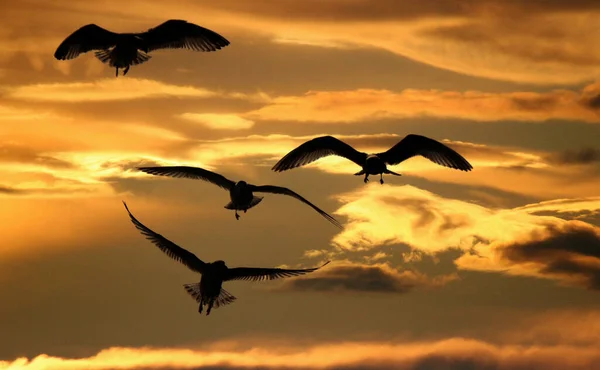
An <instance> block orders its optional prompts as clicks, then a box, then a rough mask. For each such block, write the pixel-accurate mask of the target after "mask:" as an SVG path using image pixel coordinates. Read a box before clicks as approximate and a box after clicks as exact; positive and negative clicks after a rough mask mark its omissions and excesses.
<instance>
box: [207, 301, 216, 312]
mask: <svg viewBox="0 0 600 370" xmlns="http://www.w3.org/2000/svg"><path fill="white" fill-rule="evenodd" d="M214 302H215V301H214V299H211V300H210V302H208V309H207V310H206V316H208V315H210V310H211V309H212V307H213V303H214Z"/></svg>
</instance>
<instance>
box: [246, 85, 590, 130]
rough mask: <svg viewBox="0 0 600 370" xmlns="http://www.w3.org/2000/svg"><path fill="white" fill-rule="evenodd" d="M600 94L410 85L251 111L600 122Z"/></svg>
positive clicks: (337, 119) (336, 119) (277, 116)
mask: <svg viewBox="0 0 600 370" xmlns="http://www.w3.org/2000/svg"><path fill="white" fill-rule="evenodd" d="M596 96H600V85H599V84H594V85H590V86H588V87H586V88H585V89H584V90H583V91H582V92H575V91H569V90H555V91H551V92H547V93H533V92H512V93H486V92H480V91H467V92H456V91H439V90H414V89H406V90H403V91H400V92H394V91H389V90H371V89H360V90H349V91H310V92H308V93H306V94H305V95H303V96H281V97H275V98H273V99H272V101H271V102H270V104H267V105H266V106H264V107H262V108H259V109H257V110H255V111H252V112H249V113H247V114H245V116H247V117H249V118H252V119H262V120H276V121H300V122H317V123H318V122H328V123H341V122H348V123H352V122H362V121H365V120H369V119H382V118H410V117H423V116H425V117H438V118H461V119H467V120H473V121H482V122H491V121H502V120H516V121H525V122H539V121H547V120H551V119H554V120H559V119H562V120H574V121H585V122H594V123H597V122H600V112H599V111H598V110H597V107H595V106H593V104H590V103H589V102H590V99H593V97H596Z"/></svg>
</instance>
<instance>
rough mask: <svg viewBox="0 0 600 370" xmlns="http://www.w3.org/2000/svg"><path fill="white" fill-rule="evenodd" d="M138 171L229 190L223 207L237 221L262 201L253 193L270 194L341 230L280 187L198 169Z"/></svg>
mask: <svg viewBox="0 0 600 370" xmlns="http://www.w3.org/2000/svg"><path fill="white" fill-rule="evenodd" d="M138 170H140V171H143V172H146V173H149V174H151V175H158V176H170V177H183V178H188V179H195V180H204V181H208V182H210V183H212V184H215V185H217V186H218V187H220V188H223V189H225V190H229V197H230V199H231V201H230V202H229V203H227V205H225V208H227V209H232V210H235V218H236V219H237V220H239V219H240V215H239V214H238V212H237V211H244V213H246V211H247V210H248V209H250V208H252V207H254V206H255V205H257V204H258V203H260V202H261V201H262V200H263V197H257V196H255V195H254V194H253V193H272V194H283V195H289V196H291V197H294V198H296V199H298V200H299V201H301V202H303V203H305V204H308V205H309V206H311V207H312V208H313V209H314V210H315V211H317V212H319V213H320V214H321V216H323V217H325V218H326V219H327V220H328V221H329V222H331V223H332V224H334V225H335V226H337V227H339V228H342V226H341V225H340V223H339V222H338V221H337V220H336V219H335V218H333V217H332V216H330V215H329V214H327V213H326V212H325V211H323V210H321V209H320V208H319V207H317V206H315V205H314V204H312V203H311V202H309V201H308V200H306V199H304V198H303V197H302V196H300V195H299V194H297V193H296V192H294V191H292V190H290V189H288V188H284V187H281V186H274V185H252V184H248V183H247V182H245V181H238V182H234V181H231V180H229V179H227V178H225V177H224V176H222V175H219V174H218V173H214V172H211V171H208V170H205V169H202V168H198V167H187V166H172V167H168V166H165V167H138Z"/></svg>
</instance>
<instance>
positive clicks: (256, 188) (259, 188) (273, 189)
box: [250, 185, 342, 229]
mask: <svg viewBox="0 0 600 370" xmlns="http://www.w3.org/2000/svg"><path fill="white" fill-rule="evenodd" d="M250 189H251V190H252V192H258V193H272V194H283V195H289V196H290V197H294V198H296V199H298V200H299V201H301V202H303V203H305V204H308V205H309V206H311V207H312V208H313V209H314V210H315V211H317V212H319V214H321V216H323V217H325V218H326V219H327V221H329V222H331V223H332V224H334V225H335V226H337V227H339V228H340V229H341V228H342V225H340V223H339V222H338V221H337V220H336V219H335V218H333V216H331V215H329V214H328V213H327V212H325V211H323V210H322V209H321V208H319V207H317V206H315V205H314V204H312V203H311V202H309V201H308V200H306V199H305V198H304V197H302V196H301V195H300V194H298V193H296V192H294V191H292V190H290V189H288V188H284V187H281V186H274V185H250Z"/></svg>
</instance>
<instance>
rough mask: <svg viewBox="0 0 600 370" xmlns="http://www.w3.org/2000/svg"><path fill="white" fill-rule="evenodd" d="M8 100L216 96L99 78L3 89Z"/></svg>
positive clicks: (158, 84)
mask: <svg viewBox="0 0 600 370" xmlns="http://www.w3.org/2000/svg"><path fill="white" fill-rule="evenodd" d="M5 94H6V96H7V97H10V98H13V99H21V100H34V101H51V102H85V101H112V100H133V99H148V98H159V97H169V96H175V97H190V98H208V97H213V96H216V95H217V93H215V92H213V91H209V90H206V89H202V88H198V87H194V86H191V85H190V86H177V85H172V84H168V83H163V82H159V81H154V80H146V79H139V78H127V79H117V78H112V79H109V78H107V79H101V80H97V81H94V82H70V83H53V84H34V85H24V86H16V87H12V88H5Z"/></svg>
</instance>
